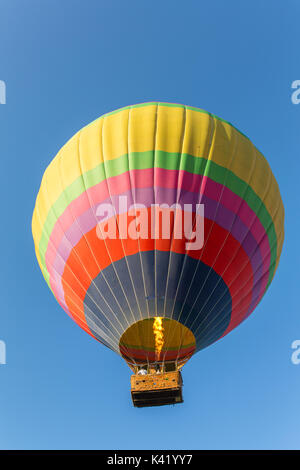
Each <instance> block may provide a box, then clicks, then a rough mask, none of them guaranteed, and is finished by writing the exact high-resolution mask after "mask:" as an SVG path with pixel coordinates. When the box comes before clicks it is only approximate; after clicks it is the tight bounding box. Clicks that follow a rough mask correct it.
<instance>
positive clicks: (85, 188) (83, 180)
mask: <svg viewBox="0 0 300 470" xmlns="http://www.w3.org/2000/svg"><path fill="white" fill-rule="evenodd" d="M80 137H81V131H80V132H79V134H78V147H77V155H78V165H79V170H80V173H81V178H82V183H83V188H84V194H86V197H87V200H88V203H89V205H90V208H91V209H92V211H93V210H94V206H93V204H91V200H90V197H89V194H88V190H87V186H86V184H85V176H84V174H83V171H82V163H81V152H80ZM69 206H70V201H69ZM70 212H71V213H72V210H71V208H70ZM93 213H94V212H93ZM72 216H73V219H74V221H76V223H77V225H78V228H79V231H80V233H81V234H82V237H83V238H84V239H85V241H86V244H87V246H88V248H89V251H90V253H91V255H92V258H93V259H94V261H95V264H96V266H97V267H98V270H99V272H100V273H101V275H102V276H103V273H102V270H101V269H100V266H99V263H98V260H97V258H96V256H95V255H94V252H93V250H92V247H91V246H90V244H89V242H88V239H87V237H86V235H85V234H84V233H83V231H82V230H81V227H80V225H79V222H78V220H77V218H76V217H75V215H74V214H73V213H72ZM94 216H95V221H96V225H97V218H96V214H94ZM79 260H80V258H79ZM82 265H83V266H84V263H82ZM86 272H87V274H88V275H89V273H88V271H87V270H86ZM89 277H90V279H91V281H92V282H91V283H92V284H93V285H94V286H95V288H96V290H97V292H98V293H99V295H100V297H101V298H102V299H103V300H104V302H105V304H106V305H107V306H108V308H109V310H110V311H111V312H112V314H113V316H114V317H115V318H116V320H117V321H119V319H118V317H117V315H116V314H115V313H114V311H113V309H112V308H111V307H110V305H109V304H108V302H107V300H106V298H105V296H104V295H102V293H101V292H100V290H99V289H98V286H97V284H96V281H95V280H94V279H92V277H91V276H90V275H89ZM103 278H104V280H105V282H106V284H107V286H108V288H109V289H110V286H109V284H108V282H107V280H106V278H105V276H103ZM110 291H111V292H112V290H111V289H110ZM112 294H113V292H112ZM94 303H95V304H96V302H94ZM83 304H84V305H85V302H84V300H83ZM96 305H97V307H98V309H99V310H100V311H101V309H100V307H99V306H98V304H96ZM119 307H120V306H119ZM89 310H91V309H89ZM102 314H103V315H104V317H105V318H106V319H107V321H108V322H110V320H109V318H107V317H106V315H105V314H104V313H103V312H102ZM84 316H85V311H84ZM95 317H96V318H97V319H98V320H99V318H98V316H97V315H96V314H95ZM119 323H120V322H119ZM120 326H121V328H122V324H121V323H120Z"/></svg>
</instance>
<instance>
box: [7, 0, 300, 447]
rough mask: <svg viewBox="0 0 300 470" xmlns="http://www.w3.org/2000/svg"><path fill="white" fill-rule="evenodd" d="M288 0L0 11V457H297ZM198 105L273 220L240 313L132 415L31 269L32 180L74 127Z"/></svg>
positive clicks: (298, 114)
mask: <svg viewBox="0 0 300 470" xmlns="http://www.w3.org/2000/svg"><path fill="white" fill-rule="evenodd" d="M299 14H300V5H299V1H298V0H284V1H283V0H282V1H279V0H275V1H274V0H265V1H261V0H252V1H247V2H241V1H240V0H227V1H226V2H225V1H222V0H218V1H214V2H207V1H205V2H204V1H202V0H186V1H178V0H163V1H161V0H151V1H145V0H127V1H124V0H109V1H108V0H106V1H104V0H84V1H83V0H43V1H40V0H27V1H26V2H24V1H22V0H1V1H0V80H4V81H5V83H6V87H7V103H6V104H5V105H0V136H1V137H0V157H1V169H2V172H1V175H2V178H1V185H0V194H1V212H2V230H1V233H0V241H1V247H2V252H1V270H0V277H1V280H0V285H1V301H2V305H1V314H0V340H3V341H5V343H6V346H7V364H6V365H0V448H2V449H3V448H9V449H16V448H19V449H32V448H33V449H34V448H35V449H63V448H69V449H76V448H79V449H80V448H81V449H142V448H145V449H155V448H156V449H218V448H219V449H234V448H236V449H243V448H244V449H253V448H256V449H260V448H267V449H276V448H281V449H286V448H291V449H293V448H300V430H299V418H300V416H299V415H300V410H299V391H300V365H298V366H296V365H293V364H292V362H291V354H292V349H291V343H292V342H293V341H294V340H296V339H300V315H299V302H298V297H299V261H300V259H299V249H298V246H299V225H300V224H299V196H298V194H299V181H300V180H299V171H300V164H299V122H300V105H293V104H292V102H291V92H292V91H291V83H292V81H294V80H296V79H300V70H299V36H300V33H299ZM151 100H159V101H171V102H179V103H184V104H188V105H192V106H198V107H200V108H204V109H206V110H208V111H210V112H212V113H214V114H217V115H218V116H220V117H222V118H224V119H226V120H229V121H231V122H232V123H233V124H235V125H236V126H237V127H238V128H239V129H240V130H241V131H242V132H244V133H245V134H246V135H248V136H249V137H250V138H251V139H252V140H253V142H254V143H255V144H256V145H257V147H258V148H259V149H260V150H261V151H262V152H263V153H264V154H265V156H266V158H267V159H268V161H269V162H270V164H271V167H272V169H273V172H274V174H275V176H276V178H277V180H278V182H279V186H280V190H281V193H282V197H283V201H284V204H285V209H286V220H285V225H286V238H285V243H284V247H283V254H282V258H281V262H280V265H279V269H278V271H277V273H276V276H275V278H274V281H273V283H272V285H271V287H270V289H269V291H268V292H267V294H266V295H265V297H264V299H263V301H262V302H261V304H260V305H259V306H258V308H257V309H256V311H255V312H254V314H253V315H252V316H251V317H250V318H249V319H248V320H247V321H246V322H244V323H243V324H242V325H241V326H240V327H239V328H237V329H236V330H234V331H233V332H232V333H230V334H229V335H228V336H227V337H225V338H224V339H222V340H221V341H219V342H218V343H216V344H214V345H213V346H211V347H210V348H208V349H205V350H204V351H202V352H200V353H199V354H198V355H196V356H195V357H194V358H193V359H192V360H191V361H190V362H189V363H188V364H187V366H186V367H185V368H184V371H183V375H184V399H185V402H184V404H182V405H177V406H174V407H172V406H169V407H160V408H148V409H135V408H133V407H132V405H131V401H130V393H129V380H130V370H129V368H128V367H127V366H126V364H125V362H124V361H122V360H121V358H120V357H118V356H117V355H115V354H114V353H112V352H111V351H109V350H108V349H106V348H104V347H103V346H102V345H100V344H99V343H97V342H96V341H95V340H93V339H92V338H91V337H90V336H89V335H87V334H86V333H84V332H83V331H82V330H80V328H79V327H78V326H77V325H76V324H75V323H73V322H72V320H70V318H69V317H68V316H67V315H66V314H65V313H64V311H63V310H62V309H61V307H60V306H59V305H58V303H57V302H56V301H55V299H54V297H53V296H52V294H51V292H50V290H49V289H48V287H47V285H46V283H45V281H44V279H43V277H42V274H41V272H40V269H39V267H38V264H37V261H36V259H35V254H34V247H33V240H32V235H31V217H32V211H33V207H34V202H35V198H36V194H37V191H38V187H39V184H40V180H41V178H42V174H43V171H44V169H45V167H46V166H47V165H48V163H49V162H50V160H51V159H52V158H53V157H54V156H55V154H56V152H57V151H58V149H59V148H60V147H61V146H62V145H63V144H64V143H65V141H66V140H67V139H69V137H71V136H72V135H73V134H74V133H75V132H76V131H77V130H79V129H80V128H81V127H83V126H84V125H85V124H87V123H89V122H90V121H92V120H93V119H95V118H97V117H98V116H100V115H101V114H103V113H106V112H109V111H111V110H113V109H115V108H119V107H121V106H125V105H128V104H134V103H138V102H143V101H151Z"/></svg>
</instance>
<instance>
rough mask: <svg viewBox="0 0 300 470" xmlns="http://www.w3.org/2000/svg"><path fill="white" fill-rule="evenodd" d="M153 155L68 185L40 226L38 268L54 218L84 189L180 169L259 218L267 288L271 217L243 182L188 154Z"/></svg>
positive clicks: (103, 167)
mask: <svg viewBox="0 0 300 470" xmlns="http://www.w3.org/2000/svg"><path fill="white" fill-rule="evenodd" d="M153 163H154V152H153V151H152V150H151V151H146V152H134V153H130V154H129V156H128V155H127V154H126V155H122V156H121V157H119V158H116V159H114V160H108V161H105V162H104V163H100V164H99V165H97V166H96V167H95V168H93V169H91V170H89V171H87V172H86V173H84V174H83V175H82V176H80V177H78V178H77V179H76V180H75V181H74V182H73V183H72V184H70V185H69V186H68V187H67V188H66V189H65V190H64V191H63V192H62V193H61V195H60V196H59V198H58V199H57V200H56V202H55V203H54V204H53V206H52V207H51V209H50V210H49V213H48V216H47V219H46V221H45V224H44V226H43V230H42V236H41V240H40V243H39V252H40V255H41V262H42V265H43V266H44V267H45V270H46V271H47V269H46V265H45V254H46V250H47V244H48V240H49V236H48V235H47V234H48V233H49V234H51V232H52V230H53V228H54V225H55V223H56V221H57V219H58V218H59V217H60V216H61V215H62V214H63V212H64V211H65V210H66V208H67V206H68V205H69V204H70V202H71V201H73V200H74V199H76V198H77V197H79V196H80V195H81V194H82V193H83V192H84V191H85V190H86V189H89V188H91V187H92V186H95V185H96V184H99V183H101V182H102V181H104V180H106V179H107V178H110V177H113V176H118V175H121V174H122V173H125V172H126V171H128V170H129V169H130V170H136V169H151V168H161V169H166V170H184V171H188V172H190V173H193V174H197V175H205V176H207V177H209V178H210V179H212V180H213V181H215V182H216V183H220V184H224V181H225V182H226V187H227V188H228V189H230V190H231V191H232V192H233V193H235V194H236V195H238V196H239V197H240V198H241V199H243V200H245V202H246V203H247V204H248V205H249V207H250V208H251V209H252V211H253V212H255V214H256V215H257V217H258V218H259V220H260V222H261V224H262V226H263V227H264V229H265V231H266V233H267V235H268V239H269V245H270V250H271V260H270V272H269V281H268V285H269V283H270V282H271V279H272V276H273V272H274V269H275V262H276V256H277V238H276V232H275V228H274V224H273V221H272V218H271V216H270V214H269V212H268V211H267V209H266V207H265V205H264V204H263V202H262V201H261V199H260V198H259V197H258V195H257V194H256V193H255V192H254V191H253V189H252V188H251V186H249V185H248V184H247V183H246V182H245V181H243V180H242V179H240V178H238V177H237V176H236V175H235V174H234V173H232V172H231V171H230V170H228V169H227V168H225V167H222V166H220V165H218V164H216V163H214V162H212V161H211V160H207V159H205V158H200V157H194V156H192V155H189V154H180V153H170V152H163V151H155V164H153Z"/></svg>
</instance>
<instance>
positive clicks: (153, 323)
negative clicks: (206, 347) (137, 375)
mask: <svg viewBox="0 0 300 470" xmlns="http://www.w3.org/2000/svg"><path fill="white" fill-rule="evenodd" d="M119 350H120V354H121V356H122V357H123V359H125V361H126V362H127V364H128V365H129V367H131V368H132V367H135V366H141V365H145V366H149V365H152V364H161V365H164V364H166V367H168V364H169V367H172V364H175V368H176V369H177V368H180V367H182V366H183V365H184V364H185V363H186V362H187V361H188V360H189V359H190V358H191V357H192V355H193V354H194V352H195V350H196V339H195V336H194V334H193V333H192V331H191V330H190V329H189V328H187V327H186V326H185V325H183V324H182V323H180V322H178V321H177V320H174V319H170V318H166V317H158V316H157V317H151V318H147V319H144V320H140V321H138V322H135V323H133V324H132V325H131V326H130V327H129V328H127V330H126V331H125V332H124V333H123V335H122V336H121V338H120V341H119Z"/></svg>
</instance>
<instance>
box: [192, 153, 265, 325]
mask: <svg viewBox="0 0 300 470" xmlns="http://www.w3.org/2000/svg"><path fill="white" fill-rule="evenodd" d="M252 150H253V153H254V155H255V158H254V161H253V166H252V169H251V172H250V174H249V175H250V176H249V178H248V180H247V181H245V191H244V194H243V196H242V197H241V203H240V205H239V209H238V210H237V212H236V215H235V217H234V221H233V223H232V226H231V229H232V227H233V225H234V224H235V222H236V219H237V217H238V214H239V211H240V209H241V207H242V204H243V202H242V201H243V200H244V198H245V196H246V193H247V191H248V190H249V187H250V182H251V180H252V177H253V175H254V171H255V166H256V161H257V155H256V152H255V149H254V147H253V145H252ZM269 175H270V173H269ZM270 183H271V178H269V180H268V184H267V185H266V190H265V194H266V193H267V192H268V190H269V186H270ZM262 203H263V202H262V200H261V203H260V208H259V210H258V212H257V214H259V211H260V210H261V207H262ZM254 223H255V217H254V219H253V221H252V224H251V225H250V227H249V230H250V229H251V228H252V226H253V224H254ZM249 230H248V231H247V233H246V235H245V236H244V238H243V240H242V242H241V244H240V246H239V248H238V249H237V250H236V252H235V254H234V256H233V257H232V258H231V260H230V263H229V264H228V265H227V266H226V268H225V269H224V271H223V273H222V275H221V277H222V278H223V276H224V273H225V272H226V271H227V269H228V267H229V266H230V264H231V263H232V262H233V261H234V259H235V258H236V257H237V255H238V253H239V251H240V250H241V249H243V248H242V243H243V242H244V240H245V238H246V237H247V235H248V233H249ZM228 236H229V234H228V235H227V237H226V238H225V241H224V242H223V245H222V247H223V246H224V244H225V243H226V240H227V239H228ZM222 247H221V249H222ZM221 249H220V250H219V253H218V255H217V257H216V259H215V262H214V264H213V265H212V268H213V266H214V265H215V263H216V260H217V258H218V256H219V254H220V252H221ZM255 251H256V248H255V249H254V251H253V253H252V254H251V256H249V261H250V263H251V258H252V257H253V254H254V253H255ZM246 265H247V263H245V264H244V266H243V268H242V269H241V270H240V271H239V273H238V274H237V275H236V276H235V278H234V279H233V280H232V282H231V283H230V284H229V285H228V287H230V286H231V285H232V284H233V283H234V282H235V281H236V279H237V278H238V277H239V275H240V274H241V272H242V271H243V269H244V268H245V267H246ZM262 265H263V263H261V265H260V266H259V267H258V268H257V269H256V271H253V285H252V289H249V292H248V293H247V295H246V296H244V297H243V299H244V298H246V297H247V296H248V294H250V293H253V292H254V286H255V285H257V284H258V282H259V280H258V281H257V282H256V283H255V284H254V278H255V273H256V272H257V271H258V269H260V267H261V266H262ZM261 278H262V277H261ZM261 278H260V279H261ZM219 282H220V279H219V281H218V282H217V284H216V285H215V287H214V289H213V291H212V292H211V294H210V297H211V295H212V293H213V292H214V290H215V289H216V287H217V285H218V284H219ZM242 288H243V287H241V288H240V289H239V290H238V291H237V293H236V295H238V293H239V292H240V291H241V289H242ZM236 295H235V296H234V297H236ZM210 297H209V298H210ZM222 298H223V297H221V299H222ZM219 301H220V299H219V300H218V302H219ZM218 302H217V303H218ZM206 303H207V301H206ZM206 303H205V304H204V305H203V306H202V308H201V310H200V312H199V313H201V312H202V310H203V307H204V306H205V305H206ZM217 303H216V304H217ZM216 304H215V305H216ZM251 305H252V302H251V303H250V305H249V308H251ZM214 307H215V306H214ZM214 307H212V308H211V309H210V311H209V312H208V314H207V315H206V316H205V318H204V319H203V320H202V321H201V322H200V324H199V325H198V326H197V328H196V330H195V331H198V330H199V328H200V326H201V325H202V324H203V322H204V321H205V320H206V318H207V317H208V315H209V314H210V312H211V311H212V310H213V308H214ZM217 317H218V315H215V316H214V318H213V319H212V320H211V321H210V322H209V324H210V323H212V321H214V320H215V319H216V318H217ZM231 321H232V317H231V318H230V321H229V323H228V327H229V325H230V323H231ZM194 323H195V320H194V321H193V323H192V325H193V324H194Z"/></svg>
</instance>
